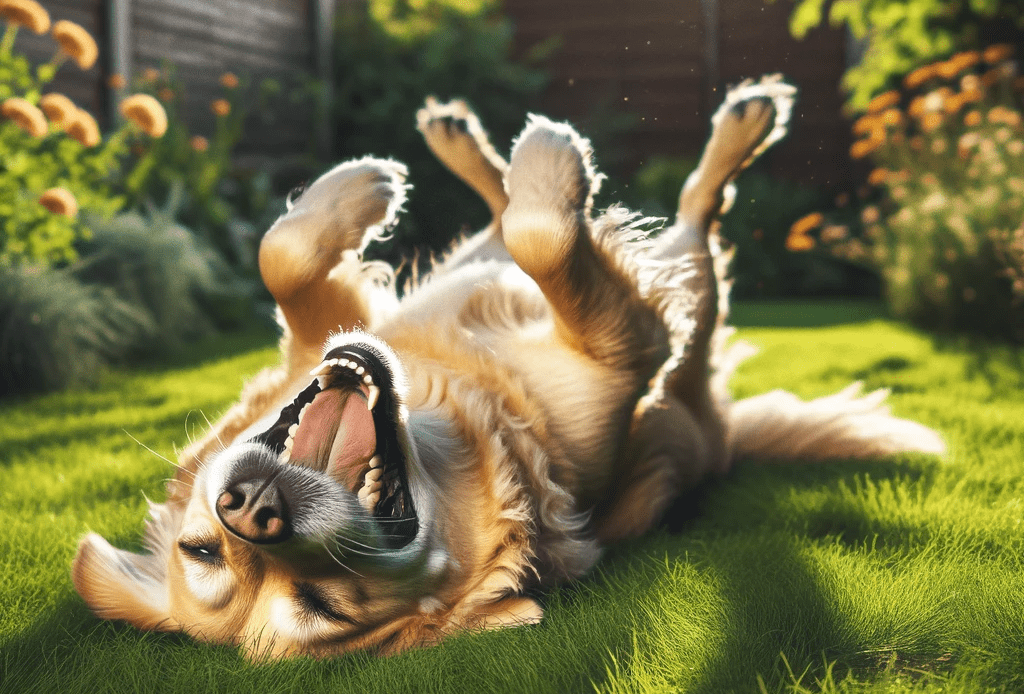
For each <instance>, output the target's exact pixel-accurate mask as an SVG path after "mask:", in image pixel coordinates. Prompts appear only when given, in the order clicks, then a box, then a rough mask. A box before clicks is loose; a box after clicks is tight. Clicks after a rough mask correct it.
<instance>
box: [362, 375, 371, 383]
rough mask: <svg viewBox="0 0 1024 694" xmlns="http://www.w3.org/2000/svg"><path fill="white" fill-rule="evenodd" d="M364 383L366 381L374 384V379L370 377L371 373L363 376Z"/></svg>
mask: <svg viewBox="0 0 1024 694" xmlns="http://www.w3.org/2000/svg"><path fill="white" fill-rule="evenodd" d="M363 383H365V384H366V385H372V384H373V379H372V378H371V377H370V374H366V375H365V376H363Z"/></svg>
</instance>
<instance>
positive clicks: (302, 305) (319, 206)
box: [259, 158, 406, 354]
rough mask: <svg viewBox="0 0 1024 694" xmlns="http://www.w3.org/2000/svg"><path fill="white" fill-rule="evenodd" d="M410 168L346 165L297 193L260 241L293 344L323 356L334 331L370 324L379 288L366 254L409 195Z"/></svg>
mask: <svg viewBox="0 0 1024 694" xmlns="http://www.w3.org/2000/svg"><path fill="white" fill-rule="evenodd" d="M405 174H406V170H405V167H404V166H402V165H401V164H398V163H396V162H393V161H383V160H379V159H371V158H365V159H360V160H357V161H350V162H346V163H344V164H341V165H339V166H337V167H335V168H334V169H332V170H330V171H328V172H327V173H325V174H324V175H323V176H321V177H320V178H319V179H317V180H316V181H315V182H314V183H313V184H312V185H311V186H310V187H309V188H308V189H306V190H305V191H303V192H302V193H301V195H299V196H298V198H297V199H295V200H294V201H293V202H292V204H291V207H290V209H289V210H288V212H287V213H285V214H284V215H282V216H281V218H280V219H278V220H277V221H276V222H275V223H274V225H273V226H272V227H271V228H270V230H269V231H268V232H267V234H266V235H265V236H264V237H263V240H262V242H261V243H260V254H259V263H260V274H261V275H262V277H263V281H264V283H265V284H266V286H267V289H269V290H270V293H271V294H273V296H274V299H275V300H276V301H277V305H278V306H279V307H280V309H281V312H282V313H283V314H284V319H285V321H286V323H287V327H288V330H289V331H290V333H291V350H292V351H293V353H294V352H314V353H317V354H319V350H320V348H321V346H322V345H323V343H324V341H325V340H326V339H327V336H328V335H329V334H330V333H331V332H332V331H338V330H351V329H352V328H355V327H359V326H362V327H370V326H371V325H372V324H373V318H374V316H373V314H372V310H373V306H371V302H370V300H369V299H370V296H371V295H372V290H373V287H374V277H373V276H372V273H369V272H366V271H365V268H364V265H363V263H362V258H361V252H362V250H363V248H364V247H365V246H366V244H367V243H369V241H370V240H372V239H373V238H374V236H375V235H378V234H379V233H380V232H381V231H382V230H383V229H384V228H385V227H386V226H387V225H389V224H390V223H391V222H392V220H393V219H394V216H395V213H396V212H397V210H398V208H399V207H401V205H402V203H403V202H404V201H405V184H404V180H405Z"/></svg>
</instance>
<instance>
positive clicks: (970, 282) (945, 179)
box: [827, 46, 1024, 342]
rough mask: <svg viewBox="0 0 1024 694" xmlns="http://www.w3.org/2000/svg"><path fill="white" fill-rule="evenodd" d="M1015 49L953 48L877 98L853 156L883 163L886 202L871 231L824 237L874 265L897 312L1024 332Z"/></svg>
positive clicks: (1023, 171) (867, 224)
mask: <svg viewBox="0 0 1024 694" xmlns="http://www.w3.org/2000/svg"><path fill="white" fill-rule="evenodd" d="M1010 52H1011V50H1010V48H1009V47H1008V46H995V47H992V48H990V49H987V50H986V51H985V53H984V55H968V54H960V55H958V56H954V57H953V58H952V59H950V60H949V61H945V62H943V63H939V64H936V65H932V66H928V71H927V74H925V75H924V76H923V77H921V80H922V81H921V82H920V83H916V82H912V83H915V84H918V87H917V88H914V89H907V90H905V91H904V92H897V91H892V92H887V93H885V94H882V95H880V96H879V97H876V99H875V100H874V102H873V103H874V106H873V107H872V110H871V112H869V113H868V114H867V115H865V116H863V117H862V118H861V119H859V120H858V121H857V122H856V123H855V124H854V132H855V133H857V134H858V135H861V136H862V138H861V139H860V140H858V141H857V142H855V143H854V145H853V147H852V154H853V155H854V156H869V157H870V158H871V159H873V160H874V161H875V162H876V163H877V165H878V168H876V169H875V170H874V171H872V173H871V175H870V177H869V181H870V182H871V183H872V184H874V185H875V186H877V188H878V190H879V193H880V195H881V197H880V201H879V203H878V204H877V205H872V206H868V207H866V208H865V209H864V212H863V222H864V234H863V235H862V236H860V237H858V236H856V235H854V236H853V237H852V238H848V239H833V240H832V242H831V243H828V244H827V246H828V247H829V249H830V251H831V252H832V253H833V254H834V255H837V256H840V257H844V258H846V259H848V260H850V261H853V262H860V263H863V264H865V265H866V266H869V267H874V268H877V269H878V270H879V271H880V272H881V273H882V276H883V277H884V279H885V284H886V295H887V297H888V302H889V305H890V308H891V309H892V311H893V313H894V314H895V315H896V316H898V317H902V318H905V319H907V320H910V321H912V322H913V323H915V324H917V325H920V326H923V327H925V328H929V329H932V330H936V331H941V332H969V333H973V334H979V335H984V336H989V337H995V338H1002V339H1009V340H1012V341H1016V342H1024V124H1022V116H1021V91H1020V89H1021V88H1024V84H1022V83H1021V81H1020V78H1016V77H1015V71H1014V67H1015V66H1014V64H1013V63H1012V62H1011V61H1009V60H1008V59H1007V58H1008V56H1009V53H1010Z"/></svg>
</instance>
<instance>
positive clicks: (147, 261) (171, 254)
mask: <svg viewBox="0 0 1024 694" xmlns="http://www.w3.org/2000/svg"><path fill="white" fill-rule="evenodd" d="M88 223H89V226H90V227H91V228H92V229H93V234H92V237H91V239H90V240H89V241H88V242H87V243H85V244H84V246H83V247H82V253H81V258H80V259H79V260H78V261H76V262H75V263H72V264H70V265H67V266H65V267H62V268H59V269H41V268H27V267H26V268H19V267H4V266H2V265H0V364H2V365H3V368H2V369H0V372H2V374H3V376H2V378H0V394H8V393H25V392H35V391H44V390H56V389H61V388H66V387H68V386H75V385H85V384H91V383H95V382H96V380H97V378H98V377H99V376H100V375H101V374H102V372H103V369H104V367H106V366H108V365H110V364H116V363H120V362H123V361H125V360H127V359H139V358H141V357H144V358H146V359H153V358H157V357H163V358H166V357H168V356H169V355H172V354H173V353H174V352H175V350H177V349H180V348H182V347H184V346H186V345H188V344H189V343H190V342H191V341H192V340H195V339H197V338H201V337H203V336H206V335H209V334H210V333H211V332H212V331H213V330H214V329H215V328H226V327H238V326H239V325H240V324H241V323H243V322H244V319H245V317H246V316H247V315H248V314H250V313H251V301H250V299H249V297H250V294H251V288H250V287H249V286H248V285H246V284H244V283H243V282H242V281H241V280H239V279H238V278H237V277H236V275H235V274H234V272H233V271H232V270H231V269H230V267H228V265H227V264H226V263H225V261H224V260H223V258H222V257H221V256H220V255H219V254H218V253H216V252H215V251H214V250H213V249H211V248H210V247H209V246H208V245H207V244H206V243H205V242H203V241H202V240H201V239H199V238H197V236H196V235H195V233H194V232H192V231H190V230H188V229H186V228H184V227H182V226H180V225H179V224H177V223H175V222H174V220H173V210H154V211H151V212H150V213H149V214H148V215H142V214H139V213H137V212H125V213H121V214H118V215H115V216H114V217H112V218H111V219H107V220H103V219H89V220H88Z"/></svg>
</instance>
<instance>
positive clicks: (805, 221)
mask: <svg viewBox="0 0 1024 694" xmlns="http://www.w3.org/2000/svg"><path fill="white" fill-rule="evenodd" d="M824 221H825V217H824V215H822V214H821V212H811V213H810V214H808V215H804V216H803V217H801V218H800V219H798V220H796V221H795V222H793V226H791V227H790V228H789V235H790V236H805V235H806V234H807V232H809V231H810V230H811V229H813V228H815V227H817V226H821V223H822V222H824Z"/></svg>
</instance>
